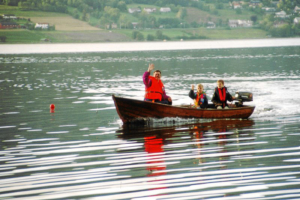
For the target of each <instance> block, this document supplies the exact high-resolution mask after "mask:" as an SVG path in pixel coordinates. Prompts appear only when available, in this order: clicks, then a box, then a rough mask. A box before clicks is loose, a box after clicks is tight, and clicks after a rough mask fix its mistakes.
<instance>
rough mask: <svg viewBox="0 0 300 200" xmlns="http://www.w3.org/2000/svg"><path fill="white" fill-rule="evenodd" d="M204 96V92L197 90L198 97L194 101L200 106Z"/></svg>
mask: <svg viewBox="0 0 300 200" xmlns="http://www.w3.org/2000/svg"><path fill="white" fill-rule="evenodd" d="M203 98H204V93H202V94H201V95H200V94H199V93H198V92H197V97H196V99H195V100H194V103H195V106H200V105H202V102H201V101H200V103H199V100H200V99H203Z"/></svg>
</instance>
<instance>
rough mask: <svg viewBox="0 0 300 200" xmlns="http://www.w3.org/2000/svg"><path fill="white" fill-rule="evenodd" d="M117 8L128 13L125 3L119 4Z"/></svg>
mask: <svg viewBox="0 0 300 200" xmlns="http://www.w3.org/2000/svg"><path fill="white" fill-rule="evenodd" d="M117 8H118V9H119V10H120V11H121V12H126V11H127V6H126V3H125V2H124V1H120V2H118V4H117Z"/></svg>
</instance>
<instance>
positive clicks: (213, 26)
mask: <svg viewBox="0 0 300 200" xmlns="http://www.w3.org/2000/svg"><path fill="white" fill-rule="evenodd" d="M206 28H216V24H215V23H214V22H207V24H206Z"/></svg>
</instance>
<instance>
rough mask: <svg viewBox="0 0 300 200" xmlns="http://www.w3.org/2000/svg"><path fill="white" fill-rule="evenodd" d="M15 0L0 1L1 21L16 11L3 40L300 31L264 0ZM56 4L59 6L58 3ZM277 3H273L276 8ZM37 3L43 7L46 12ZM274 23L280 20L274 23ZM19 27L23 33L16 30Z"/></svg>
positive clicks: (175, 37)
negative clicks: (39, 27) (43, 27)
mask: <svg viewBox="0 0 300 200" xmlns="http://www.w3.org/2000/svg"><path fill="white" fill-rule="evenodd" d="M42 1H43V0H42ZM16 2H19V3H18V6H9V5H0V16H1V15H2V16H3V17H2V20H1V18H0V23H1V21H5V22H6V21H7V19H4V17H5V15H8V14H10V15H15V16H16V17H17V19H13V20H9V21H11V22H13V23H17V24H19V26H18V27H19V29H18V30H16V28H13V29H0V37H2V38H4V37H5V41H4V42H6V43H28V42H29V41H30V42H29V43H36V42H41V41H45V40H44V39H45V38H47V41H49V40H50V41H51V42H54V43H55V42H110V41H113V42H120V41H134V40H139V41H144V40H148V41H156V40H199V39H248V38H266V37H270V36H272V35H273V36H276V37H280V36H283V37H287V36H298V35H300V34H299V33H300V31H298V29H297V27H298V26H296V25H294V24H293V23H292V20H291V18H286V19H277V18H274V17H273V18H270V17H268V16H271V15H273V16H274V15H275V12H273V13H268V14H267V13H266V12H264V9H265V7H263V6H265V5H264V4H262V3H260V4H258V5H256V7H251V2H252V1H251V2H250V3H243V4H242V3H240V2H239V1H236V2H235V3H230V1H226V0H224V1H221V0H212V1H198V2H197V1H178V2H177V1H167V0H166V1H165V2H166V4H164V5H162V4H159V3H160V1H151V3H152V4H149V2H148V4H145V3H144V4H143V3H140V2H146V1H142V0H128V1H110V0H108V1H100V0H95V1H93V2H94V4H93V7H89V6H91V5H90V4H89V3H88V2H91V1H86V0H82V1H80V2H81V4H74V2H75V1H70V2H73V3H66V4H64V2H66V1H63V2H62V1H60V3H59V4H57V2H58V1H57V0H53V1H51V2H52V3H55V2H56V4H53V5H52V4H51V5H50V4H49V7H45V6H44V7H40V6H41V4H39V1H32V2H36V3H32V4H30V5H29V4H25V3H26V1H25V2H24V3H23V2H21V1H18V0H16ZM20 2H21V3H20ZM68 2H69V1H68ZM78 2H79V1H78ZM100 2H102V4H100ZM103 2H105V3H103ZM112 2H118V3H117V4H113V3H112ZM122 2H123V3H122ZM129 2H131V3H129ZM138 2H139V3H138ZM167 2H177V4H176V5H174V4H170V3H169V4H167ZM180 2H181V3H180ZM256 2H257V1H256ZM264 2H268V1H264ZM0 3H1V2H0ZM32 5H35V8H34V10H33V8H29V7H30V6H32ZM43 5H44V4H43ZM25 6H26V9H24V8H25ZM55 6H58V7H57V9H56V8H55ZM164 6H165V7H164ZM235 6H240V7H237V8H236V7H235ZM279 6H280V5H276V8H277V7H279ZM58 8H59V9H60V10H62V11H63V12H66V13H67V14H64V13H60V12H49V11H50V10H51V9H56V10H58ZM83 8H85V9H83ZM273 8H274V6H273ZM36 9H41V10H43V9H48V10H47V12H45V11H37V10H36ZM162 9H167V10H162ZM274 9H275V8H274ZM298 14H299V13H298ZM298 14H297V15H298ZM297 15H296V16H293V17H297ZM36 23H46V24H49V26H50V27H52V28H51V29H49V30H36V29H35V28H34V27H35V24H36ZM279 23H280V24H282V25H279V26H278V25H277V24H279ZM270 24H273V26H272V25H270ZM20 27H22V28H20ZM0 28H1V24H0ZM286 29H287V30H288V31H286ZM299 30H300V29H299ZM22 31H23V32H24V35H22V34H20V32H22ZM297 31H298V32H297ZM25 32H26V34H25ZM30 34H32V37H30ZM33 36H34V37H33ZM33 38H34V39H33Z"/></svg>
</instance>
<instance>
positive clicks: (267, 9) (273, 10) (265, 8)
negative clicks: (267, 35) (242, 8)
mask: <svg viewBox="0 0 300 200" xmlns="http://www.w3.org/2000/svg"><path fill="white" fill-rule="evenodd" d="M261 9H262V10H264V11H265V12H268V13H274V12H276V8H272V7H262V8H261Z"/></svg>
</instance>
